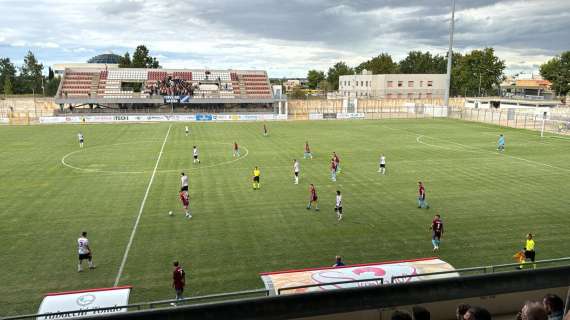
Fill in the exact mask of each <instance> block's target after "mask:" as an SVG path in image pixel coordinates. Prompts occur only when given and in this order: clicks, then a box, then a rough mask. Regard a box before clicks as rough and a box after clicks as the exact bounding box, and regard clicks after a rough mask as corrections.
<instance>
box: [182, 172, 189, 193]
mask: <svg viewBox="0 0 570 320" xmlns="http://www.w3.org/2000/svg"><path fill="white" fill-rule="evenodd" d="M180 191H188V176H187V175H185V174H184V172H182V173H180Z"/></svg>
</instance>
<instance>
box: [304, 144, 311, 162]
mask: <svg viewBox="0 0 570 320" xmlns="http://www.w3.org/2000/svg"><path fill="white" fill-rule="evenodd" d="M304 158H305V159H313V154H312V153H311V147H309V141H305V155H304Z"/></svg>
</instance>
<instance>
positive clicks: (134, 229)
mask: <svg viewBox="0 0 570 320" xmlns="http://www.w3.org/2000/svg"><path fill="white" fill-rule="evenodd" d="M171 128H172V124H171V125H170V126H169V127H168V131H166V136H165V137H164V141H162V147H160V152H159V153H158V157H157V159H156V163H155V164H154V169H153V170H152V175H151V176H150V181H149V182H148V186H147V187H146V192H145V193H144V197H143V199H142V202H141V206H140V208H139V214H138V216H137V220H136V221H135V225H134V226H133V231H132V232H131V236H130V238H129V242H128V243H127V248H126V249H125V254H124V255H123V260H122V261H121V266H120V267H119V272H117V277H116V278H115V283H114V284H113V287H116V286H118V285H119V281H121V276H122V275H123V269H124V268H125V264H126V263H127V258H128V256H129V251H130V250H131V246H132V245H133V240H134V238H135V233H136V232H137V228H138V226H139V222H140V220H141V216H142V213H143V210H144V205H145V203H146V199H147V198H148V193H149V191H150V187H151V186H152V183H153V182H154V176H155V175H156V169H157V168H158V164H159V163H160V159H161V158H162V153H163V151H164V146H165V145H166V140H168V135H169V134H170V129H171Z"/></svg>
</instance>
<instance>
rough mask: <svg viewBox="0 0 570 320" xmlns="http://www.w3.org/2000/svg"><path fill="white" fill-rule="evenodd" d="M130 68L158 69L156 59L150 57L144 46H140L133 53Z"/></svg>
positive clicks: (158, 65)
mask: <svg viewBox="0 0 570 320" xmlns="http://www.w3.org/2000/svg"><path fill="white" fill-rule="evenodd" d="M131 67H132V68H155V69H156V68H160V64H159V63H158V59H156V58H155V57H151V56H150V55H149V51H148V49H147V47H146V46H144V45H140V46H138V47H137V48H136V49H135V52H134V53H133V61H132V64H131Z"/></svg>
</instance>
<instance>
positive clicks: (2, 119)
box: [0, 118, 10, 124]
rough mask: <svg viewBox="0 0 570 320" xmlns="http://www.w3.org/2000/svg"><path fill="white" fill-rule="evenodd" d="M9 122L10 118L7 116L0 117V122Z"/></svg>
mask: <svg viewBox="0 0 570 320" xmlns="http://www.w3.org/2000/svg"><path fill="white" fill-rule="evenodd" d="M8 123H10V119H8V118H0V124H8Z"/></svg>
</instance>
